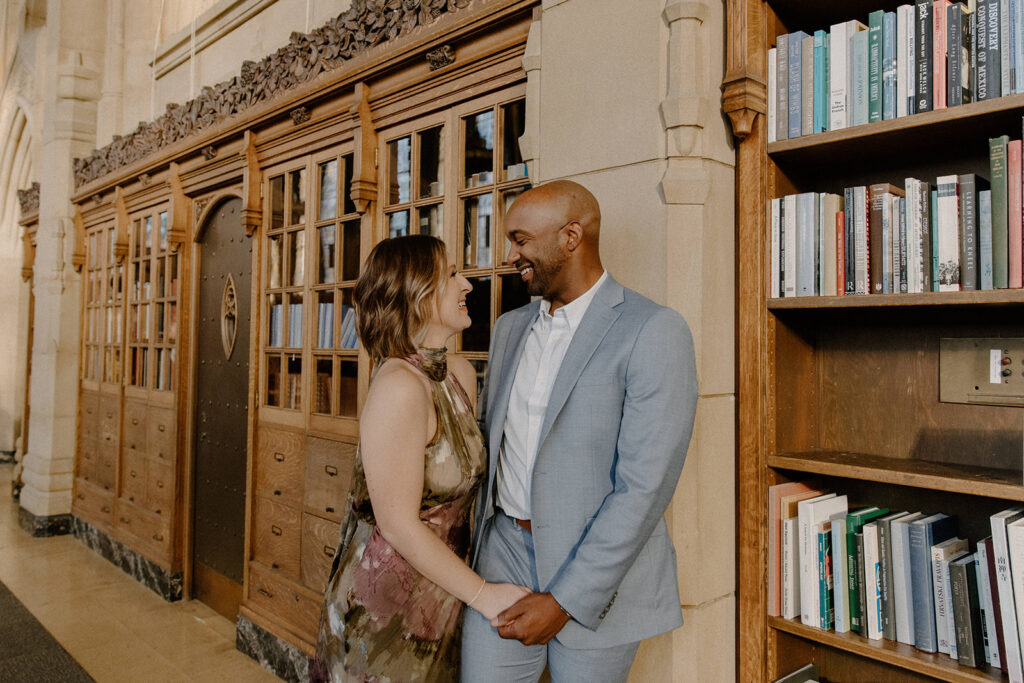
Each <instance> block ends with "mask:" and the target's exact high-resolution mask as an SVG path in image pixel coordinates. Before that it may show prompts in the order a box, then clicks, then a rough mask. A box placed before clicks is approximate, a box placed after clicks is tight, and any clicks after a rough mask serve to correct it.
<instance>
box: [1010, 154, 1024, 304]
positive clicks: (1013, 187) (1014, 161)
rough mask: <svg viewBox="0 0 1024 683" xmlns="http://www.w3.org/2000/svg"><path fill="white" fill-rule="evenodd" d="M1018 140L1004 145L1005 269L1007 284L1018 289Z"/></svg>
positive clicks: (1019, 179)
mask: <svg viewBox="0 0 1024 683" xmlns="http://www.w3.org/2000/svg"><path fill="white" fill-rule="evenodd" d="M1020 156H1021V147H1020V140H1010V144H1009V145H1007V146H1006V186H1007V187H1006V240H1007V245H1006V261H1007V264H1006V271H1007V286H1008V287H1010V288H1011V289H1014V288H1016V289H1020V288H1021V286H1022V285H1024V282H1022V280H1021V270H1022V269H1021V265H1022V260H1021V255H1022V253H1021V252H1022V247H1024V242H1022V241H1021V238H1022V237H1024V235H1022V230H1021V195H1020V190H1021V187H1020V183H1021V177H1020Z"/></svg>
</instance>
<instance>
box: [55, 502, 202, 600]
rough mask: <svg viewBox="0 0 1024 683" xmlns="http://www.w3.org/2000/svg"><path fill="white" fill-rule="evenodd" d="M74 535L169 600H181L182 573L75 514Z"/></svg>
mask: <svg viewBox="0 0 1024 683" xmlns="http://www.w3.org/2000/svg"><path fill="white" fill-rule="evenodd" d="M73 520H74V522H73V525H72V530H73V533H74V534H75V538H77V539H78V540H79V541H81V542H82V543H83V544H85V546H86V547H87V548H89V549H91V550H92V551H94V552H96V553H99V554H100V555H102V556H103V557H104V558H106V559H107V560H109V561H110V562H111V563H112V564H114V565H116V566H118V567H119V568H120V569H121V571H123V572H124V573H125V574H128V575H129V576H131V577H132V578H133V579H135V580H136V581H138V582H139V583H141V584H142V585H143V586H146V587H147V588H149V589H150V590H151V591H153V592H154V593H156V594H157V595H159V596H160V597H161V598H163V599H164V600H166V601H168V602H173V601H175V600H181V594H182V584H183V575H182V573H181V572H172V571H169V570H167V569H164V568H163V567H161V566H160V565H158V564H157V563H155V562H153V561H152V560H150V559H149V558H147V557H145V556H143V555H141V554H139V552H138V551H136V550H133V549H132V548H129V547H128V546H126V545H125V544H123V543H121V542H120V541H117V540H115V539H113V538H111V537H110V536H108V535H107V534H106V533H104V532H102V531H100V530H99V529H97V528H96V527H94V526H93V525H92V524H89V523H88V522H85V521H82V520H81V519H79V518H78V517H74V518H73Z"/></svg>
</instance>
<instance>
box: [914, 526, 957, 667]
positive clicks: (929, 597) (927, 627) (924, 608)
mask: <svg viewBox="0 0 1024 683" xmlns="http://www.w3.org/2000/svg"><path fill="white" fill-rule="evenodd" d="M955 531H956V522H955V520H954V519H953V518H952V517H949V516H948V515H945V514H943V513H941V512H937V513H935V514H933V515H929V516H928V517H923V518H921V519H916V520H914V521H913V522H911V523H910V573H911V577H912V578H913V586H912V588H911V591H912V594H913V597H914V646H915V647H917V648H918V649H919V650H922V651H924V652H937V651H938V644H939V641H938V632H937V630H936V619H935V593H934V585H933V583H934V582H933V576H934V571H933V569H932V557H931V548H932V546H933V545H935V544H936V543H941V542H942V541H945V540H946V539H948V538H951V537H952V536H953V534H954V533H955Z"/></svg>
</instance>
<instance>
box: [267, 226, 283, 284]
mask: <svg viewBox="0 0 1024 683" xmlns="http://www.w3.org/2000/svg"><path fill="white" fill-rule="evenodd" d="M281 240H282V237H281V235H274V236H272V237H269V238H267V270H268V271H269V272H268V273H267V282H268V284H267V286H268V287H269V288H270V289H278V288H279V287H280V286H281V270H282V266H283V264H282V263H281Z"/></svg>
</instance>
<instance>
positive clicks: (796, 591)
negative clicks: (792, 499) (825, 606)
mask: <svg viewBox="0 0 1024 683" xmlns="http://www.w3.org/2000/svg"><path fill="white" fill-rule="evenodd" d="M798 523H799V519H798V518H797V517H790V518H789V519H784V520H782V618H783V619H796V618H797V616H799V615H800V571H799V569H800V565H799V559H798V555H799V552H798V541H799V536H800V532H799V528H798V526H799V524H798Z"/></svg>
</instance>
